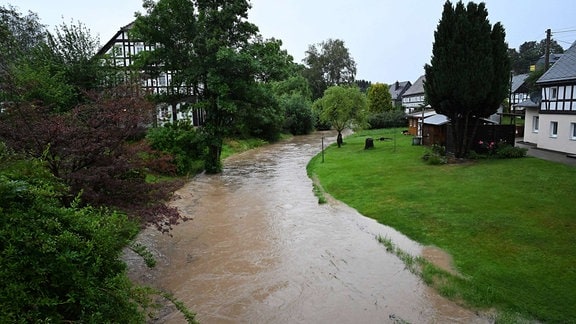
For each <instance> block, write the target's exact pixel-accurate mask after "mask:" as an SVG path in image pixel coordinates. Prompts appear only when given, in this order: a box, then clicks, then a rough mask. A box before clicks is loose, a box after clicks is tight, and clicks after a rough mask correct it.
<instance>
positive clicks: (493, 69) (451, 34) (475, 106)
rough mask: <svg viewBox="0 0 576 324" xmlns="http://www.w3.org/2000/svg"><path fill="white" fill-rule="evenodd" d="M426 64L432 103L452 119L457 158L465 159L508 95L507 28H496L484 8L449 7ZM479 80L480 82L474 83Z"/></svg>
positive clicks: (439, 26) (458, 5)
mask: <svg viewBox="0 0 576 324" xmlns="http://www.w3.org/2000/svg"><path fill="white" fill-rule="evenodd" d="M434 38H435V41H434V45H433V48H432V59H431V62H430V64H426V65H425V67H424V69H425V73H426V82H425V83H424V90H425V92H426V99H427V101H428V103H429V104H430V105H431V106H432V108H434V109H435V110H436V111H437V112H438V113H440V114H444V115H446V116H447V117H448V118H449V119H450V123H451V126H452V127H451V129H452V136H453V143H454V154H455V156H456V157H458V158H461V157H465V156H466V155H467V153H468V151H469V149H470V147H471V144H472V143H471V142H472V140H473V138H474V134H475V132H476V129H477V127H478V125H479V122H480V118H485V117H488V116H490V115H491V114H493V113H495V112H496V111H497V109H498V107H499V106H500V104H501V103H502V102H503V100H504V99H505V98H506V97H507V95H508V86H509V84H508V83H509V77H510V75H509V73H510V62H509V58H508V53H507V49H508V47H507V45H506V43H505V31H504V27H503V26H502V25H501V24H500V23H496V24H494V26H492V25H491V24H490V22H489V21H488V11H487V10H486V7H485V5H484V3H480V4H475V3H473V2H470V3H468V5H467V6H464V4H463V3H462V2H461V1H460V2H458V3H457V4H456V5H455V7H453V6H452V4H451V3H450V1H446V3H445V4H444V11H443V12H442V18H441V20H440V23H439V24H438V28H437V30H436V32H435V33H434ZM471 76H474V77H471Z"/></svg>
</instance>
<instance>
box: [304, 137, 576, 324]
mask: <svg viewBox="0 0 576 324" xmlns="http://www.w3.org/2000/svg"><path fill="white" fill-rule="evenodd" d="M367 136H371V137H373V138H374V139H376V141H375V148H374V149H372V150H364V141H365V138H366V137H367ZM380 137H387V138H391V140H386V141H378V139H379V138H380ZM345 142H346V144H345V145H344V146H343V147H342V148H340V149H339V148H337V147H335V146H331V147H329V148H328V149H327V150H326V152H325V162H324V163H322V158H321V156H320V155H319V156H316V157H315V158H314V159H313V160H312V161H311V162H310V164H309V165H308V171H309V174H310V175H315V176H317V177H318V179H319V181H320V183H321V185H322V187H323V188H324V190H326V191H327V192H328V193H330V194H331V195H332V196H334V197H335V198H336V199H339V200H341V201H343V202H345V203H347V204H348V205H350V206H352V207H354V208H356V209H357V210H358V211H359V212H360V213H362V214H363V215H366V216H368V217H371V218H374V219H376V220H378V221H379V222H381V223H384V224H387V225H390V226H392V227H394V228H396V229H398V230H399V231H401V232H402V233H404V234H406V235H408V236H409V237H411V238H412V239H414V240H416V241H418V242H421V243H423V244H426V245H434V246H437V247H440V248H442V249H444V250H445V251H447V252H448V253H450V254H451V255H452V256H453V258H454V263H455V266H456V268H457V270H458V271H459V272H460V273H461V275H462V277H454V276H449V275H447V274H446V273H441V272H438V273H436V274H434V273H432V274H431V271H432V270H430V269H428V270H426V271H427V272H428V273H427V278H428V279H425V280H426V281H428V282H429V283H430V284H432V285H434V286H435V287H436V288H437V289H438V290H439V291H440V292H441V293H443V294H444V295H447V296H448V297H450V298H453V299H455V300H463V301H465V303H466V304H468V305H469V306H472V307H479V308H492V307H495V308H496V309H498V310H499V311H501V314H503V315H502V317H501V318H500V319H501V320H505V319H512V321H515V320H518V318H519V317H517V316H518V315H519V316H520V317H525V318H535V319H538V320H543V321H547V322H555V323H560V322H561V323H574V322H576V307H574V305H576V289H574V288H575V287H576V241H575V238H576V211H575V210H574V202H575V201H576V168H574V167H569V166H564V165H560V164H556V163H552V162H548V161H543V160H539V159H536V158H531V157H526V158H522V159H512V160H482V161H477V162H471V163H463V164H450V165H439V166H432V165H428V164H425V163H424V162H423V161H422V159H421V157H422V155H423V154H424V153H425V152H426V148H425V147H421V146H412V145H411V144H412V138H411V137H410V136H402V135H401V134H400V130H377V131H370V132H363V133H359V134H356V135H353V136H351V137H349V138H346V139H345ZM432 272H433V271H432ZM431 277H433V278H434V279H430V278H431Z"/></svg>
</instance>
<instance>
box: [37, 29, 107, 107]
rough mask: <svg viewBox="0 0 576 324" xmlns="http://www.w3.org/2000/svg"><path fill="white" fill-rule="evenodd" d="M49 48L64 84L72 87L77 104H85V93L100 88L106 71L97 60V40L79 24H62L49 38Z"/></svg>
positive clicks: (98, 46) (98, 43)
mask: <svg viewBox="0 0 576 324" xmlns="http://www.w3.org/2000/svg"><path fill="white" fill-rule="evenodd" d="M48 45H49V46H50V49H51V51H52V52H53V53H54V57H55V60H56V62H57V63H58V64H59V65H60V66H61V69H62V73H63V74H64V76H65V78H66V80H67V83H68V84H69V85H70V86H72V87H74V90H75V92H76V101H77V102H78V103H80V102H83V101H84V99H85V96H84V93H85V92H86V91H89V90H95V89H98V88H101V87H102V85H103V84H104V81H105V79H106V75H107V73H108V70H107V69H106V68H105V67H103V65H102V62H101V60H100V59H99V58H98V57H96V53H97V52H98V50H99V48H100V40H99V39H98V37H95V36H92V34H91V32H90V29H88V28H87V27H86V25H84V24H83V23H82V22H80V21H78V22H74V21H71V22H70V24H66V23H64V22H62V23H61V24H60V25H59V26H57V27H56V28H55V30H54V33H53V34H48Z"/></svg>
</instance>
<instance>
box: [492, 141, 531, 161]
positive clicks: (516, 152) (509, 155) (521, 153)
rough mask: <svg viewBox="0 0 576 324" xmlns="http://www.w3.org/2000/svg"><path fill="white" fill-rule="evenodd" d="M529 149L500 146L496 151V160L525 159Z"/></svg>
mask: <svg viewBox="0 0 576 324" xmlns="http://www.w3.org/2000/svg"><path fill="white" fill-rule="evenodd" d="M527 153H528V149H526V148H523V147H514V146H512V145H509V144H507V145H503V146H499V147H498V148H497V149H496V158H498V159H517V158H521V157H525V156H526V154H527Z"/></svg>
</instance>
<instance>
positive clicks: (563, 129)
mask: <svg viewBox="0 0 576 324" xmlns="http://www.w3.org/2000/svg"><path fill="white" fill-rule="evenodd" d="M536 84H537V85H539V86H540V87H541V89H542V90H541V91H542V101H541V103H540V105H539V106H538V107H537V108H534V109H532V108H526V122H525V126H524V127H525V128H524V141H525V142H529V143H533V144H536V146H537V147H538V148H541V149H548V150H553V151H559V152H566V153H568V154H576V43H574V44H573V45H572V46H571V47H570V48H569V49H568V50H566V52H565V53H564V55H562V57H560V58H559V59H558V61H557V62H556V63H554V65H552V66H551V67H550V69H548V71H546V72H545V73H544V74H543V75H542V76H541V77H540V79H538V81H537V82H536Z"/></svg>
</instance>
